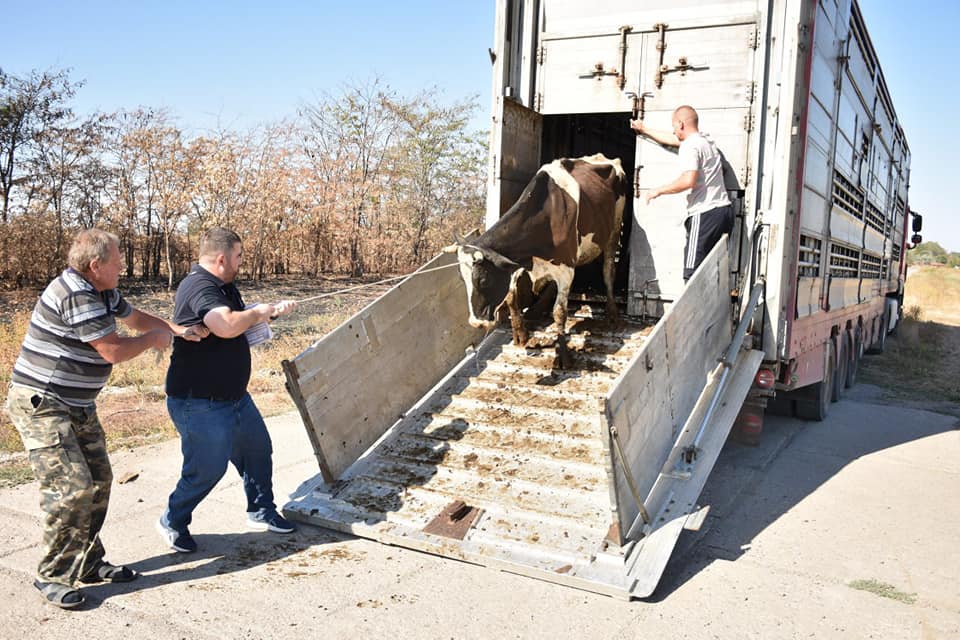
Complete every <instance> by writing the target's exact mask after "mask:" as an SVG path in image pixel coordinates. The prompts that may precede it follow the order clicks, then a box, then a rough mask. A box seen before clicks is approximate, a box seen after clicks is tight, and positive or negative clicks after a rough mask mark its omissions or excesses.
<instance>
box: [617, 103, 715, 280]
mask: <svg viewBox="0 0 960 640" xmlns="http://www.w3.org/2000/svg"><path fill="white" fill-rule="evenodd" d="M671 122H672V124H673V132H672V133H671V132H666V131H656V130H654V129H648V128H647V127H645V126H644V124H643V121H642V120H631V121H630V128H631V129H632V130H633V132H634V133H637V134H639V135H642V136H646V137H648V138H650V139H651V140H653V141H655V142H658V143H660V144H662V145H666V146H670V147H679V148H680V149H679V152H678V155H679V157H680V166H681V169H682V171H683V172H682V173H681V174H680V176H679V177H678V178H677V179H676V180H674V181H673V182H670V183H668V184H665V185H662V186H659V187H656V188H654V189H650V190H649V191H647V195H646V203H647V204H650V201H651V200H653V199H654V198H657V197H659V196H662V195H665V194H670V193H682V192H684V191H687V190H689V191H690V193H688V194H687V219H686V220H685V221H684V226H685V227H686V229H687V246H686V248H685V249H684V263H683V279H684V281H686V280H688V279H689V278H690V276H692V275H693V272H694V271H696V269H697V267H698V266H700V263H701V262H703V259H704V258H706V257H707V254H708V253H710V250H711V249H713V246H714V245H715V244H717V242H718V241H719V240H720V238H722V237H723V234H725V233H730V232H731V231H732V230H733V208H732V207H731V206H730V198H729V196H727V190H726V188H725V187H724V184H723V156H722V155H721V154H720V151H719V150H718V149H717V145H716V144H715V143H714V142H713V140H711V139H710V137H709V136H708V135H706V134H704V133H701V132H700V130H699V128H698V125H699V118H698V117H697V112H696V111H694V109H693V107H690V106H687V105H684V106H682V107H677V109H676V111H674V112H673V118H672V121H671Z"/></svg>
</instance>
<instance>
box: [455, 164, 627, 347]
mask: <svg viewBox="0 0 960 640" xmlns="http://www.w3.org/2000/svg"><path fill="white" fill-rule="evenodd" d="M626 193H627V183H626V179H625V177H624V172H623V168H622V167H621V166H620V159H619V158H614V159H612V160H610V159H607V158H606V157H604V156H603V154H600V153H598V154H596V155H592V156H585V157H582V158H561V159H559V160H554V161H553V162H551V163H549V164H545V165H544V166H543V167H541V168H540V170H539V171H537V173H536V175H535V176H534V177H533V179H532V180H531V181H530V183H529V184H528V185H527V186H526V188H525V189H524V190H523V193H522V194H521V195H520V198H519V199H518V200H517V202H516V203H514V205H513V206H512V207H510V209H509V210H508V211H507V212H506V213H505V214H503V216H502V217H501V218H500V220H498V221H497V222H496V224H494V225H493V226H492V227H490V228H489V229H488V230H487V231H486V232H485V233H484V234H483V235H481V236H480V237H478V238H476V239H474V240H471V241H470V242H469V243H464V242H460V241H458V242H457V243H456V244H454V245H451V246H449V247H447V248H446V249H445V251H448V252H453V251H456V252H457V259H458V262H459V267H460V275H461V277H462V278H463V281H464V284H466V289H467V305H468V308H469V311H470V320H469V321H470V325H471V326H473V327H477V328H484V329H486V330H487V331H490V330H491V329H493V327H494V325H495V324H496V322H497V318H498V317H499V315H500V313H499V312H500V311H501V310H502V309H503V308H504V307H505V308H506V309H507V310H509V312H510V324H511V328H512V330H513V342H514V344H518V345H524V344H526V343H527V341H528V339H529V333H528V331H527V328H526V326H525V324H524V321H523V316H522V309H521V303H520V298H521V291H522V289H523V288H524V285H526V286H529V287H530V288H531V289H532V291H533V293H534V294H537V293H540V292H541V291H542V290H543V288H544V286H545V285H547V284H548V283H550V282H553V283H556V287H557V298H556V302H555V303H554V305H553V320H554V323H555V329H556V332H557V338H558V341H557V344H558V352H560V353H559V355H560V357H561V363H563V361H564V358H565V356H566V353H565V344H566V322H567V298H568V296H569V294H570V286H571V285H572V283H573V276H574V269H575V268H576V267H578V266H580V265H584V264H587V263H589V262H592V261H594V260H596V259H597V258H599V257H600V256H601V255H602V256H603V281H604V284H605V285H606V290H607V301H606V311H607V317H608V318H610V319H611V320H614V319H616V318H617V317H618V315H619V314H618V312H617V307H616V304H615V302H614V298H613V278H614V272H615V263H614V260H615V257H616V252H617V248H618V246H619V241H620V225H621V222H622V220H623V207H624V203H625V202H626Z"/></svg>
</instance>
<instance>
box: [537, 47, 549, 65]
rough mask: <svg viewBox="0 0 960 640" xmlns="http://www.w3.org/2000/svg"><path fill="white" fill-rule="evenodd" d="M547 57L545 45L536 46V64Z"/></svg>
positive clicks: (541, 62)
mask: <svg viewBox="0 0 960 640" xmlns="http://www.w3.org/2000/svg"><path fill="white" fill-rule="evenodd" d="M546 59H547V46H546V45H543V44H542V45H540V46H539V47H537V64H543V61H544V60H546Z"/></svg>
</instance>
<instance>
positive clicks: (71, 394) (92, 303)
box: [11, 269, 133, 407]
mask: <svg viewBox="0 0 960 640" xmlns="http://www.w3.org/2000/svg"><path fill="white" fill-rule="evenodd" d="M132 311H133V307H131V306H130V303H128V302H127V301H126V300H125V299H124V298H123V296H122V295H120V292H119V291H118V290H117V289H109V290H107V291H97V290H96V289H95V288H94V287H93V285H91V284H90V283H89V282H87V280H86V279H84V277H83V276H82V275H81V274H80V273H79V272H77V271H75V270H73V269H67V270H66V271H64V272H63V273H61V274H60V276H59V277H57V278H56V279H54V280H53V282H51V283H50V284H49V285H48V286H47V288H46V289H45V290H44V291H43V293H42V294H41V295H40V299H39V300H37V306H36V307H34V309H33V316H32V317H31V318H30V326H29V327H28V328H27V335H26V336H25V337H24V339H23V346H22V347H21V349H20V355H19V357H18V358H17V362H16V364H14V366H13V375H12V377H11V382H12V383H13V384H15V385H18V386H21V387H27V388H30V389H35V390H37V391H39V392H41V393H46V394H48V395H53V396H56V397H57V398H59V399H60V400H62V401H63V402H65V403H66V404H68V405H72V406H78V407H82V406H89V405H92V404H93V403H94V400H96V397H97V394H98V393H100V390H101V389H102V388H103V387H104V386H105V385H106V384H107V379H108V378H109V377H110V371H111V369H112V368H113V365H111V364H110V363H109V362H107V361H106V360H104V359H103V357H102V356H101V355H100V353H99V352H97V350H96V349H94V348H93V347H92V346H91V345H90V344H89V343H90V341H92V340H97V339H99V338H103V337H105V336H108V335H110V334H111V333H113V332H114V331H116V330H117V323H116V319H115V316H116V317H120V318H125V317H127V316H128V315H130V313H131V312H132Z"/></svg>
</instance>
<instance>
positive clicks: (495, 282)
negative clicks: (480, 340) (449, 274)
mask: <svg viewBox="0 0 960 640" xmlns="http://www.w3.org/2000/svg"><path fill="white" fill-rule="evenodd" d="M444 251H446V252H448V253H452V252H453V251H456V252H457V260H458V261H459V262H460V276H461V277H462V278H463V283H464V284H465V285H466V286H467V307H468V309H469V310H470V326H471V327H477V328H478V329H481V328H482V329H486V330H487V331H489V330H491V329H492V328H493V327H494V325H495V324H496V323H497V310H498V309H499V308H500V306H501V305H503V302H504V299H505V298H506V297H507V292H508V291H509V290H510V278H511V276H512V275H513V273H514V272H515V271H516V270H517V269H519V268H520V265H519V264H517V263H516V262H514V261H513V260H510V259H509V258H506V257H504V256H502V255H500V254H499V253H497V252H496V251H492V250H490V249H486V248H482V247H475V246H473V245H469V244H454V245H450V246H449V247H447V248H446V249H444Z"/></svg>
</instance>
